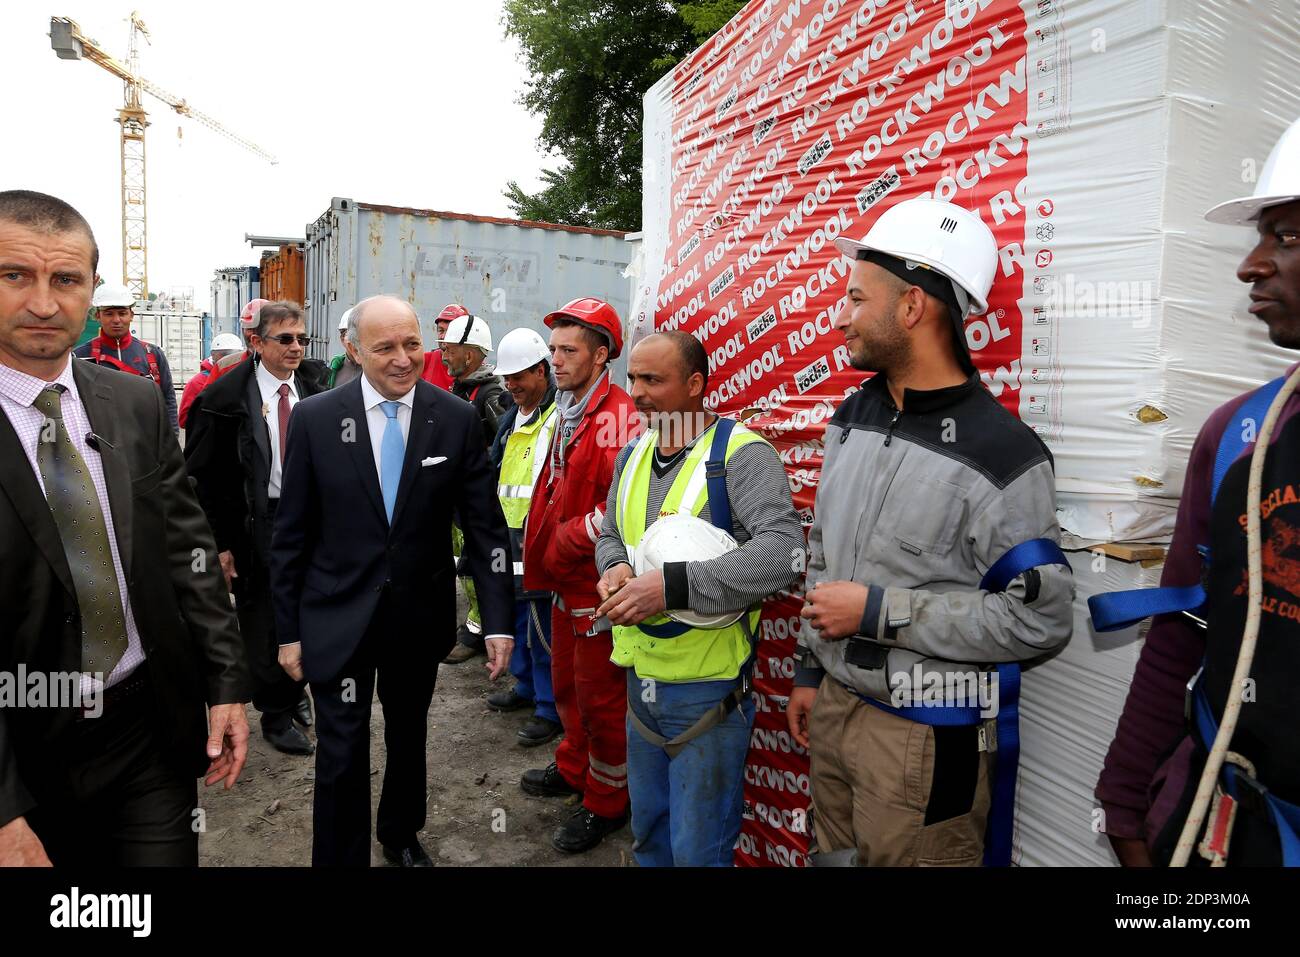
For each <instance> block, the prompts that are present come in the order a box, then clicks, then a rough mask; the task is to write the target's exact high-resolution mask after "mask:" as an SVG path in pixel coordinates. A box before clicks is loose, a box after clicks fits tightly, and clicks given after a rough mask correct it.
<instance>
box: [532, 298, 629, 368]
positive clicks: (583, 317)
mask: <svg viewBox="0 0 1300 957" xmlns="http://www.w3.org/2000/svg"><path fill="white" fill-rule="evenodd" d="M556 319H572V320H573V321H574V322H576V323H578V324H580V325H584V326H587V327H589V328H591V329H595V330H596V331H597V332H601V333H604V334H605V336H606V337H608V339H609V341H610V343H611V346H610V350H609V357H610V358H611V359H617V358H618V354H619V353H620V352H622V351H623V323H622V322H620V321H619V318H618V313H617V312H615V311H614V307H613V306H611V305H610V304H609V303H607V302H606V301H605V300H604V299H595V298H593V297H591V296H583V297H582V298H581V299H575V300H573V302H571V303H569V304H568V305H565V306H561V307H560V308H559V309H556V310H555V311H554V312H550V313H547V314H546V317H545V318H543V319H542V322H544V323H546V327H547V328H548V329H549V328H551V327H552V326H553V325H554V324H555V320H556Z"/></svg>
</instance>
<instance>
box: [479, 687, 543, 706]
mask: <svg viewBox="0 0 1300 957" xmlns="http://www.w3.org/2000/svg"><path fill="white" fill-rule="evenodd" d="M532 704H533V699H532V698H525V697H524V696H523V695H521V694H520V693H519V692H518V691H516V690H515V689H514V688H511V689H510V690H509V691H497V692H495V693H493V694H490V695H488V696H487V706H488V707H489V708H491V709H492V710H493V711H518V710H519V709H520V708H530V707H532Z"/></svg>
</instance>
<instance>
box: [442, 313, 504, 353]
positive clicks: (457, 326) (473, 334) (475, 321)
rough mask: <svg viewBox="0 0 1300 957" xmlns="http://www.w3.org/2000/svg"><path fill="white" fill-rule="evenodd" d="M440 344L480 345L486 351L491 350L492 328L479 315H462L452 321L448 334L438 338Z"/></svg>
mask: <svg viewBox="0 0 1300 957" xmlns="http://www.w3.org/2000/svg"><path fill="white" fill-rule="evenodd" d="M438 344H439V345H443V346H445V345H448V344H450V345H461V346H478V347H479V348H480V349H482V350H483V351H484V352H491V351H492V330H491V329H489V328H488V324H487V323H486V322H484V321H483V320H482V319H480V318H479V317H478V316H460V317H459V318H457V319H453V320H452V321H451V325H449V326H448V327H447V334H446V335H445V336H443V337H442V338H441V339H439V340H438Z"/></svg>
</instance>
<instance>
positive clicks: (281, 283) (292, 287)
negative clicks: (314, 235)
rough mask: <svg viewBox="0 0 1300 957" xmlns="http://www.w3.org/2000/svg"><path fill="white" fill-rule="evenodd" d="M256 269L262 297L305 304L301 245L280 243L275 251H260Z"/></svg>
mask: <svg viewBox="0 0 1300 957" xmlns="http://www.w3.org/2000/svg"><path fill="white" fill-rule="evenodd" d="M258 269H259V274H260V277H261V281H262V298H263V299H270V300H273V301H276V300H285V301H287V302H296V303H297V304H298V305H300V306H301V305H304V304H305V302H306V295H307V279H306V273H305V270H304V267H303V255H302V246H301V245H298V244H296V243H294V244H286V245H282V246H280V248H279V249H278V250H276V251H275V252H272V251H271V250H269V249H268V250H267V251H266V252H264V253H262V262H261V263H260V265H259V267H258Z"/></svg>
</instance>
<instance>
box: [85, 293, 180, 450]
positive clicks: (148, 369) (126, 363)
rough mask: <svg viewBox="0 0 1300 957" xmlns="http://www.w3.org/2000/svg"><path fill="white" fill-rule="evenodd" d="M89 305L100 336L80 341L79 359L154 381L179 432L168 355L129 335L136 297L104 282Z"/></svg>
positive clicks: (150, 344)
mask: <svg viewBox="0 0 1300 957" xmlns="http://www.w3.org/2000/svg"><path fill="white" fill-rule="evenodd" d="M91 304H92V305H93V306H94V307H95V319H96V320H98V322H99V335H97V336H96V337H95V338H93V339H91V340H90V341H89V342H83V343H82V344H81V345H79V346H77V348H75V349H73V350H72V354H73V355H74V356H76V357H77V358H78V359H89V360H90V361H91V362H94V363H97V364H99V365H103V366H108V367H109V368H112V369H117V370H118V371H119V372H129V373H131V374H132V375H142V376H145V377H147V378H150V379H153V381H154V382H155V383H156V384H157V386H158V388H159V389H161V390H162V396H163V407H164V409H165V410H166V412H167V420H168V421H169V422H171V424H172V431H173V432H179V431H180V424H179V422H178V421H177V417H176V389H175V388H174V387H173V386H172V370H171V367H170V366H169V365H168V364H167V356H166V355H164V354H163V351H162V350H161V349H159V348H158V347H157V346H156V345H153V344H152V343H148V342H145V341H144V340H143V339H140V338H137V337H134V336H132V335H131V320H132V319H134V318H135V294H134V293H132V292H131V290H129V289H127V288H126V287H125V286H111V285H109V284H108V283H104V284H103V285H101V286H100V287H99V288H98V289H96V290H95V295H94V298H93V299H92V300H91Z"/></svg>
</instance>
